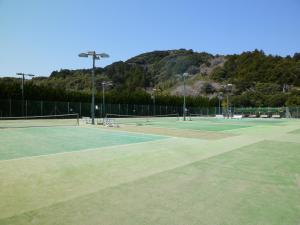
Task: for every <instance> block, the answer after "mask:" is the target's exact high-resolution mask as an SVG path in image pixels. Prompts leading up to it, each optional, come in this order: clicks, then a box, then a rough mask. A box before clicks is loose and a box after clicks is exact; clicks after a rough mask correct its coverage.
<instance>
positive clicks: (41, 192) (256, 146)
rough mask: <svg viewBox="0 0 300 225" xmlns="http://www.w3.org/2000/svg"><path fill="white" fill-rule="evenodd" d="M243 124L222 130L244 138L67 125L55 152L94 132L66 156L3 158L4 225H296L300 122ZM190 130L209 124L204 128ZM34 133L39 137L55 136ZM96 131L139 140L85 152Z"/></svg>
mask: <svg viewBox="0 0 300 225" xmlns="http://www.w3.org/2000/svg"><path fill="white" fill-rule="evenodd" d="M244 122H245V127H242V128H241V127H240V128H241V129H240V128H238V129H221V130H222V132H229V133H234V134H236V135H235V136H232V137H228V138H223V139H217V140H203V139H194V138H179V137H176V138H175V137H173V138H172V137H164V136H157V135H145V134H138V133H130V132H119V131H117V129H116V131H111V130H110V131H108V130H106V129H101V128H82V127H68V128H63V127H61V128H59V129H62V130H64V129H65V130H64V131H61V132H60V133H59V132H58V133H55V135H57V136H56V139H55V140H56V142H57V143H56V145H55V146H64V145H63V143H64V142H65V141H66V139H64V138H63V137H68V136H70V137H72V136H73V135H74V134H73V132H75V133H76V132H77V131H78V130H81V129H83V130H85V132H87V133H86V135H85V136H84V139H80V138H78V137H77V136H76V135H75V136H76V138H75V139H76V141H75V142H74V143H73V144H71V145H70V144H69V143H68V144H66V143H65V144H66V145H65V147H68V149H69V150H68V151H65V152H64V153H63V154H51V153H54V152H50V153H48V154H49V155H44V156H39V157H28V156H27V157H25V158H16V157H13V158H14V159H12V160H2V161H1V160H0V179H1V182H0V199H1V201H0V224H8V225H9V224H125V225H127V224H172V225H173V224H233V225H234V224H239V225H240V224H249V225H250V224H264V225H268V224H278V225H279V224H295V225H298V224H299V223H300V142H299V141H297V140H298V139H297V135H298V136H299V134H298V133H297V130H298V129H300V121H297V120H294V121H288V120H282V121H280V122H279V123H278V124H277V125H276V126H274V125H273V124H270V125H268V124H266V123H263V124H262V122H258V123H255V124H254V123H253V121H252V122H251V124H249V125H246V124H248V122H246V121H244ZM254 122H255V121H254ZM180 123H185V122H182V121H181V122H180ZM187 123H190V124H192V125H193V126H197V124H198V126H201V122H200V121H187ZM218 123H220V124H221V125H219V126H222V121H218ZM236 123H239V124H241V126H242V125H243V121H240V122H236V121H232V122H230V121H224V126H227V125H228V124H230V125H235V124H236ZM160 124H161V123H160ZM167 124H168V122H166V123H165V124H163V125H162V126H161V127H162V129H163V126H167ZM213 124H214V125H215V122H213V123H212V124H210V126H212V125H213ZM190 126H191V125H187V127H188V128H187V129H190ZM205 126H208V125H207V124H205V125H202V127H205ZM26 129H28V128H25V130H26ZM36 129H37V128H34V129H33V130H34V131H33V130H30V132H29V133H30V135H31V136H33V137H35V136H38V135H40V136H49V135H54V134H52V132H49V133H47V131H46V130H47V129H43V128H39V129H41V130H39V132H38V131H37V130H36ZM49 129H50V130H51V128H49ZM52 129H57V128H52ZM68 129H70V130H68ZM76 129H77V130H76ZM179 129H180V130H182V132H184V129H185V128H183V127H180V128H179ZM20 130H21V129H12V131H11V132H12V133H13V132H21V131H20ZM42 130H43V131H42ZM50 130H49V131H50ZM75 130H76V131H75ZM2 131H4V132H5V133H6V132H7V131H8V129H4V130H1V131H0V132H2ZM293 131H296V133H293ZM23 132H24V131H23ZM43 132H45V133H43ZM85 132H84V133H85ZM89 132H92V133H97V134H95V136H97V137H98V136H99V137H101V138H103V139H108V136H110V135H116V136H117V137H119V139H122V140H123V139H126V138H129V137H131V136H134V138H133V139H134V140H136V141H135V142H133V143H132V144H129V143H123V142H122V141H120V140H118V138H115V139H110V140H113V141H112V142H113V143H115V144H112V143H110V144H108V145H104V144H103V146H102V147H93V145H91V146H88V148H87V149H90V148H92V149H90V150H86V151H80V150H79V149H82V150H83V149H85V148H83V147H85V145H86V143H87V142H91V143H94V142H96V141H93V140H94V139H95V138H96V137H95V136H92V137H93V138H91V139H88V136H89V135H87V134H89ZM108 132H111V133H109V134H108ZM37 133H39V134H37ZM71 134H72V135H71ZM90 135H91V134H90ZM105 135H107V136H105ZM122 135H123V136H122ZM126 135H127V136H128V137H126ZM139 135H140V136H139ZM10 136H11V137H12V136H13V135H10ZM18 136H19V135H17V137H18ZM135 136H139V137H140V138H137V137H135ZM8 137H9V136H7V138H8ZM60 137H61V139H60ZM101 138H100V139H101ZM145 139H146V140H145ZM299 139H300V137H299ZM7 140H8V139H7ZM15 140H16V141H18V139H15ZM26 140H28V138H26V139H24V141H26ZM45 140H46V139H43V138H42V139H41V140H40V141H41V142H37V143H43V142H45ZM87 140H89V141H87ZM129 140H132V139H129ZM137 140H139V141H137ZM140 140H142V141H140ZM101 141H102V142H99V143H98V144H101V143H106V142H108V141H107V140H105V141H104V140H101ZM30 143H31V142H30ZM33 143H35V142H33ZM1 144H4V145H7V144H8V143H5V142H4V143H3V142H2V143H1ZM33 145H34V144H33ZM1 146H2V145H1ZM20 146H21V144H20V143H19V147H17V148H16V149H19V148H20ZM45 146H46V147H45V148H48V147H49V146H48V147H47V143H46V145H45ZM69 146H73V149H72V148H69ZM76 146H77V150H76V149H75V150H74V148H75V147H76ZM14 148H15V146H14ZM37 149H38V148H37ZM66 149H67V148H66ZM20 152H21V151H20ZM36 153H38V152H36ZM26 154H27V153H26ZM24 156H25V155H24ZM18 157H23V156H18Z"/></svg>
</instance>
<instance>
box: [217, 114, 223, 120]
mask: <svg viewBox="0 0 300 225" xmlns="http://www.w3.org/2000/svg"><path fill="white" fill-rule="evenodd" d="M216 118H217V119H224V116H223V115H216Z"/></svg>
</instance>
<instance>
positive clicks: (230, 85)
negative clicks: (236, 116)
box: [226, 84, 232, 118]
mask: <svg viewBox="0 0 300 225" xmlns="http://www.w3.org/2000/svg"><path fill="white" fill-rule="evenodd" d="M226 87H227V116H228V118H229V116H230V115H229V92H231V87H232V84H227V85H226Z"/></svg>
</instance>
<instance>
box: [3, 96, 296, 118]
mask: <svg viewBox="0 0 300 225" xmlns="http://www.w3.org/2000/svg"><path fill="white" fill-rule="evenodd" d="M95 105H96V109H95V115H96V117H99V118H100V117H103V116H104V115H105V114H107V113H109V114H121V115H137V116H155V115H167V114H175V113H178V114H179V115H181V116H182V114H183V107H182V106H172V105H155V106H154V105H153V104H152V105H138V104H105V105H104V106H103V105H102V104H101V103H99V102H96V104H95ZM187 110H188V111H187V115H199V116H215V115H217V114H223V115H228V114H242V115H245V116H249V115H256V116H257V117H259V116H260V115H268V116H272V115H280V117H287V118H300V107H256V108H254V107H230V108H228V109H227V108H222V107H221V108H219V107H201V106H199V107H187ZM72 113H78V114H79V116H80V117H83V116H84V117H89V116H90V115H91V103H86V102H58V101H57V102H55V101H33V100H25V101H22V100H14V99H4V100H0V117H16V116H44V115H60V114H72Z"/></svg>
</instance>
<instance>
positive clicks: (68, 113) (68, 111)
mask: <svg viewBox="0 0 300 225" xmlns="http://www.w3.org/2000/svg"><path fill="white" fill-rule="evenodd" d="M68 114H70V102H68Z"/></svg>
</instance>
